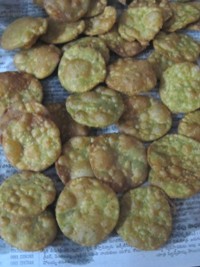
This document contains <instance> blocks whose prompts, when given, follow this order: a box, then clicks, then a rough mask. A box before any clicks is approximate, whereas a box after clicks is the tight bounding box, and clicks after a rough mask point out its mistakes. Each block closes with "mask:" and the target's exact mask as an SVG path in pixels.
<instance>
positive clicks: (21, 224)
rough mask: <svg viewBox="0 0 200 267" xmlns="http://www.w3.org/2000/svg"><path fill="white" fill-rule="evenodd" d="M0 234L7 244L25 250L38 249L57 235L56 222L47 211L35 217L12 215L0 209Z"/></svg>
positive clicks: (45, 245) (49, 242)
mask: <svg viewBox="0 0 200 267" xmlns="http://www.w3.org/2000/svg"><path fill="white" fill-rule="evenodd" d="M0 235H1V237H2V238H3V239H4V240H5V241H6V242H8V244H10V245H12V246H14V247H16V248H18V249H21V250H25V251H39V250H42V249H44V248H45V247H47V246H48V245H50V244H51V243H52V242H53V241H54V239H55V238H56V235H57V224H56V220H55V218H54V216H53V215H52V214H51V212H49V211H44V212H42V213H41V214H38V215H37V216H35V217H20V216H13V215H11V214H9V213H5V212H2V211H0Z"/></svg>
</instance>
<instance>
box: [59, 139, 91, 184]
mask: <svg viewBox="0 0 200 267" xmlns="http://www.w3.org/2000/svg"><path fill="white" fill-rule="evenodd" d="M92 141H93V138H92V137H85V136H79V137H78V136H77V137H73V138H71V139H70V140H69V141H68V142H67V143H65V145H64V146H63V149H62V154H61V155H60V157H59V158H58V160H57V162H56V172H57V174H58V176H59V178H60V179H61V181H62V182H63V183H64V184H66V183H67V182H68V181H69V180H71V179H74V178H78V177H84V176H87V177H94V173H93V171H92V168H91V166H90V162H89V147H90V144H91V143H92Z"/></svg>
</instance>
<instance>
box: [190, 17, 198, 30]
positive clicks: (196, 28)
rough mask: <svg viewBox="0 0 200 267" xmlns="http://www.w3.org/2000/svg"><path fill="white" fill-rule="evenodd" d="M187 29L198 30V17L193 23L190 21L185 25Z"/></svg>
mask: <svg viewBox="0 0 200 267" xmlns="http://www.w3.org/2000/svg"><path fill="white" fill-rule="evenodd" d="M187 30H191V31H200V19H199V20H197V21H196V22H194V23H191V24H189V25H188V26H187Z"/></svg>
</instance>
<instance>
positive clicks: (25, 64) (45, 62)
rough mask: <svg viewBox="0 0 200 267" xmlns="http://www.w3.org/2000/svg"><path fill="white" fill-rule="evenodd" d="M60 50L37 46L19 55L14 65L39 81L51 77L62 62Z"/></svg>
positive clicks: (47, 46) (53, 47)
mask: <svg viewBox="0 0 200 267" xmlns="http://www.w3.org/2000/svg"><path fill="white" fill-rule="evenodd" d="M60 55H61V53H60V50H59V49H58V48H57V47H56V46H54V45H37V46H35V47H32V48H30V49H28V50H26V51H21V52H19V53H17V54H16V55H15V57H14V63H15V66H16V67H17V69H18V70H20V71H24V72H27V73H30V74H32V75H34V76H35V77H36V78H38V79H44V78H46V77H48V76H50V75H51V74H52V73H53V71H54V70H55V68H56V67H57V65H58V63H59V61H60Z"/></svg>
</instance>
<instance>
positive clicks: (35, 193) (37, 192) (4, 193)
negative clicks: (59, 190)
mask: <svg viewBox="0 0 200 267" xmlns="http://www.w3.org/2000/svg"><path fill="white" fill-rule="evenodd" d="M55 196H56V189H55V186H54V183H53V181H52V180H51V179H50V178H48V177H47V176H45V175H43V174H42V173H34V172H21V173H17V174H14V175H12V176H10V177H8V178H7V179H6V180H4V182H3V183H2V184H1V186H0V209H1V210H4V211H5V212H8V213H10V214H12V215H15V216H25V217H26V216H35V215H38V214H40V213H41V212H42V211H44V210H45V209H46V207H47V206H49V205H50V204H51V203H52V202H53V201H54V199H55Z"/></svg>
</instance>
